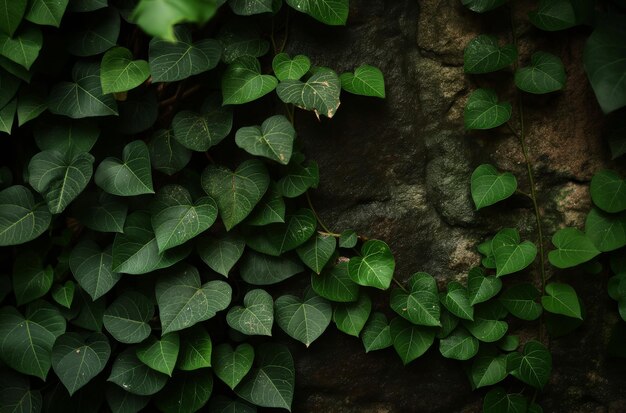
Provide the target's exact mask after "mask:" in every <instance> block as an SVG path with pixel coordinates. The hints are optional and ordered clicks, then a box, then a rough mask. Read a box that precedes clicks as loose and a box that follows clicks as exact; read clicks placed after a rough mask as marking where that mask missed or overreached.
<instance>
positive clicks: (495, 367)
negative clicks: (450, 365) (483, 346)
mask: <svg viewBox="0 0 626 413" xmlns="http://www.w3.org/2000/svg"><path fill="white" fill-rule="evenodd" d="M507 374H508V372H507V368H506V355H504V354H501V355H494V354H491V352H484V353H483V352H481V353H479V355H478V356H477V357H476V358H475V359H474V362H473V363H472V367H471V371H470V376H471V380H472V383H473V384H474V387H476V388H477V389H478V388H481V387H485V386H491V385H493V384H496V383H499V382H501V381H502V380H504V379H505V378H506V376H507Z"/></svg>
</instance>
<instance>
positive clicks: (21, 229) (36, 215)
mask: <svg viewBox="0 0 626 413" xmlns="http://www.w3.org/2000/svg"><path fill="white" fill-rule="evenodd" d="M51 220H52V215H50V212H49V211H48V208H47V207H46V206H45V205H42V204H41V203H39V204H37V203H35V198H34V197H33V194H32V192H30V190H29V189H28V188H26V187H24V186H21V185H14V186H10V187H8V188H6V189H3V190H2V191H0V246H5V245H17V244H23V243H25V242H28V241H32V240H34V239H35V238H37V237H38V236H40V235H41V234H43V233H44V232H45V230H46V229H47V228H48V226H49V225H50V221H51Z"/></svg>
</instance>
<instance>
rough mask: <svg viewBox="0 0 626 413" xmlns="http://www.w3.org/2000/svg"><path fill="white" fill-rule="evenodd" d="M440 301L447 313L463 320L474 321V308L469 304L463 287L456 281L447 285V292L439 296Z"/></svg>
mask: <svg viewBox="0 0 626 413" xmlns="http://www.w3.org/2000/svg"><path fill="white" fill-rule="evenodd" d="M440 301H441V304H443V306H444V307H446V309H447V310H448V311H450V312H451V313H452V314H454V315H455V316H457V317H459V318H462V319H464V320H470V321H471V320H473V319H474V308H473V307H472V305H471V304H470V301H469V297H468V292H467V289H466V288H465V287H463V286H462V285H461V284H460V283H458V282H456V281H451V282H449V283H448V291H447V292H445V293H441V294H440Z"/></svg>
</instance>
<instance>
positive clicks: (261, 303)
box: [226, 289, 274, 336]
mask: <svg viewBox="0 0 626 413" xmlns="http://www.w3.org/2000/svg"><path fill="white" fill-rule="evenodd" d="M226 322H227V323H228V325H229V326H230V327H231V328H234V329H235V330H237V331H239V332H240V333H243V334H245V335H248V336H253V335H261V336H271V335H272V325H273V324H274V300H273V299H272V296H271V295H269V294H268V293H267V292H265V291H264V290H259V289H257V290H251V291H248V293H246V296H245V297H244V299H243V306H235V307H232V308H231V309H230V310H228V314H227V315H226Z"/></svg>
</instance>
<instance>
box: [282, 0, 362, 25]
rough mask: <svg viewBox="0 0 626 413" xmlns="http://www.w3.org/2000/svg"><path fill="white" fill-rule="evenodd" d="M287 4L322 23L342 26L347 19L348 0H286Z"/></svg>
mask: <svg viewBox="0 0 626 413" xmlns="http://www.w3.org/2000/svg"><path fill="white" fill-rule="evenodd" d="M286 1H287V4H288V5H290V6H291V7H293V8H294V9H296V10H297V11H299V12H301V13H306V14H308V15H309V16H311V17H313V18H314V19H315V20H318V21H320V22H322V23H324V24H328V25H330V26H343V25H345V24H346V21H347V20H348V12H349V11H350V7H349V0H286Z"/></svg>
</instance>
